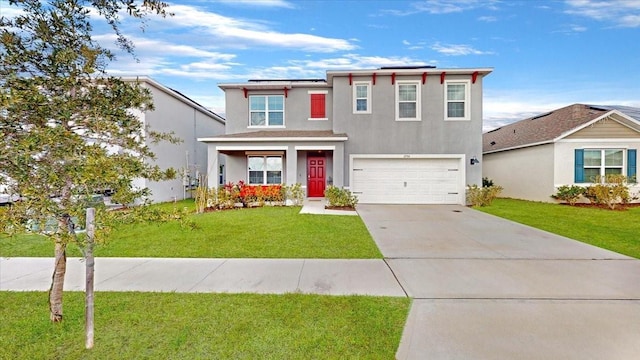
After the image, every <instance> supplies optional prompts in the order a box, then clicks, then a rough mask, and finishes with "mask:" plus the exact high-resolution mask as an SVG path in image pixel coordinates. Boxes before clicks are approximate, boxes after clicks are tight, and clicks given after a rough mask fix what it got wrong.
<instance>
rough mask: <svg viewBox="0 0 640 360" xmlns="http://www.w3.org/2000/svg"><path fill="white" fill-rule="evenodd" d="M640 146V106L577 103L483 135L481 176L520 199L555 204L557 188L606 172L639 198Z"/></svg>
mask: <svg viewBox="0 0 640 360" xmlns="http://www.w3.org/2000/svg"><path fill="white" fill-rule="evenodd" d="M639 148H640V108H634V107H629V106H611V105H606V106H604V105H585V104H574V105H570V106H567V107H564V108H561V109H557V110H553V111H551V112H548V113H544V114H540V115H537V116H533V117H531V118H528V119H524V120H521V121H518V122H515V123H512V124H509V125H506V126H503V127H500V128H498V129H494V130H491V131H489V132H487V133H484V134H483V136H482V149H483V150H482V152H483V156H482V161H483V167H482V174H483V176H484V177H488V178H490V179H491V180H493V182H494V183H495V184H496V185H500V186H502V187H503V188H504V190H503V192H502V194H501V196H505V197H511V198H517V199H525V200H534V201H547V202H551V201H553V199H552V198H551V197H550V196H551V195H552V194H554V193H555V192H556V190H557V188H558V187H559V186H562V185H584V186H588V185H589V184H592V183H593V181H596V179H598V178H599V177H604V176H605V175H608V174H620V175H625V176H627V178H628V181H629V188H630V191H631V193H632V194H638V193H639V192H640V186H638V184H637V180H638V166H637V153H638V149H639Z"/></svg>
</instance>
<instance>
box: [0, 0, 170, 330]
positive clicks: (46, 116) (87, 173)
mask: <svg viewBox="0 0 640 360" xmlns="http://www.w3.org/2000/svg"><path fill="white" fill-rule="evenodd" d="M9 4H10V6H16V7H18V8H19V9H20V10H21V11H20V12H19V13H18V15H17V16H15V17H13V18H6V17H2V18H0V139H1V140H0V141H1V142H0V184H1V183H4V184H5V185H8V187H9V189H10V191H11V192H12V193H14V194H20V196H21V199H22V200H21V201H18V202H16V203H15V204H14V205H13V206H12V207H10V208H9V209H5V211H2V212H1V213H0V228H2V229H0V230H2V231H3V232H7V233H12V232H16V231H22V230H25V229H26V230H29V231H34V232H39V233H41V234H44V235H46V236H48V237H50V238H51V240H52V242H53V243H54V244H55V269H54V272H53V276H52V284H51V288H50V290H49V304H50V317H51V320H52V321H54V322H59V321H61V320H62V315H63V314H62V289H63V284H64V275H65V271H66V247H67V245H68V244H69V243H70V242H74V241H76V242H77V241H78V238H77V237H76V232H75V226H76V224H84V216H85V208H86V207H87V199H89V196H91V195H92V194H95V193H96V192H99V191H103V190H106V189H110V190H112V191H114V192H115V194H114V195H113V199H114V201H115V202H118V203H122V204H129V203H131V202H133V201H134V200H135V199H138V198H140V197H141V196H144V195H145V194H147V190H146V189H136V188H134V187H132V180H133V179H135V178H141V177H142V178H147V179H152V180H163V179H167V178H171V177H173V176H175V171H173V170H172V169H168V170H162V169H160V168H158V167H157V166H153V165H151V162H150V160H152V159H153V158H154V154H153V153H152V152H151V151H150V149H149V148H148V147H147V146H146V145H145V140H153V141H161V140H169V141H176V139H175V138H173V136H172V135H170V134H164V133H159V132H154V131H152V130H151V129H148V128H145V127H144V126H143V124H142V123H141V121H140V120H139V118H138V117H137V116H136V111H145V110H151V109H153V104H152V99H151V95H150V92H149V91H148V90H147V89H145V88H143V87H141V86H140V85H139V84H138V83H135V82H125V81H122V80H120V79H118V78H114V77H110V76H107V75H106V72H105V71H106V66H107V64H108V63H109V62H110V61H112V60H114V55H113V53H111V52H110V51H108V50H107V49H105V48H102V47H101V46H99V45H98V44H97V43H96V42H94V41H93V40H92V37H91V35H92V31H93V29H92V25H91V22H90V20H91V19H90V13H97V14H99V16H101V17H102V18H104V19H105V20H106V21H107V23H108V24H109V25H110V26H111V28H112V30H113V31H114V32H115V33H116V34H117V36H118V45H119V46H120V48H121V49H124V50H126V51H127V52H129V53H133V44H132V43H131V42H129V41H128V40H127V39H126V37H125V36H124V35H123V34H122V32H121V29H120V25H121V23H120V19H121V16H123V13H127V14H128V15H124V16H132V17H135V18H144V17H146V16H148V14H154V13H155V14H158V15H160V16H165V15H166V12H165V10H166V8H167V4H165V3H163V2H160V1H148V0H145V1H134V0H91V1H82V0H52V1H36V0H25V1H16V0H10V1H9ZM103 214H104V213H103ZM98 216H100V215H98ZM74 219H75V221H74ZM98 230H99V229H98ZM98 234H99V233H98V232H96V236H98Z"/></svg>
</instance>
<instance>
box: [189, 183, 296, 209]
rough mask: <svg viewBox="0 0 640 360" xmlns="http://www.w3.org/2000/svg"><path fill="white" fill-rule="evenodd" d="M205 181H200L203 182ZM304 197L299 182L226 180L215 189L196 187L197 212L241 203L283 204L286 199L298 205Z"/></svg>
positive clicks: (230, 206)
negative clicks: (256, 183) (290, 183)
mask: <svg viewBox="0 0 640 360" xmlns="http://www.w3.org/2000/svg"><path fill="white" fill-rule="evenodd" d="M203 183H205V182H201V184H203ZM303 199H304V192H303V191H302V187H301V185H300V184H293V185H280V184H274V185H248V184H246V183H245V182H244V181H238V182H237V183H233V182H228V183H226V184H224V185H221V186H219V187H218V188H217V189H208V188H206V187H205V186H204V185H201V186H199V187H198V188H197V189H196V206H197V211H198V212H200V213H201V212H204V211H205V209H216V210H224V209H232V208H234V207H237V206H238V205H239V204H241V206H242V207H249V206H264V205H266V204H271V205H285V204H287V201H288V202H289V203H290V204H292V205H296V206H299V205H301V204H302V201H303Z"/></svg>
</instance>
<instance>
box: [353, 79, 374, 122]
mask: <svg viewBox="0 0 640 360" xmlns="http://www.w3.org/2000/svg"><path fill="white" fill-rule="evenodd" d="M353 113H354V114H371V82H370V81H355V82H354V83H353Z"/></svg>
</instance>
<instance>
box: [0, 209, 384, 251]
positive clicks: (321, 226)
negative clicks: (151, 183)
mask: <svg viewBox="0 0 640 360" xmlns="http://www.w3.org/2000/svg"><path fill="white" fill-rule="evenodd" d="M185 205H186V206H190V207H191V208H193V202H190V203H178V204H177V205H174V204H163V205H160V206H163V207H169V208H171V207H173V206H185ZM299 212H300V208H299V207H262V208H254V209H238V210H228V211H219V212H210V213H205V214H199V215H197V214H194V215H190V217H191V219H192V220H193V221H194V222H195V223H196V224H197V225H198V228H197V229H195V230H190V229H187V228H184V227H181V226H180V224H179V223H178V222H169V223H147V224H136V225H122V226H119V227H118V228H116V229H114V230H113V234H112V235H113V236H112V238H111V239H110V240H109V241H108V243H106V244H101V245H99V246H98V247H97V248H96V250H95V256H98V257H186V258H190V257H193V258H197V257H202V258H336V259H338V258H342V259H367V258H382V254H380V251H379V250H378V248H377V247H376V245H375V243H374V241H373V239H372V238H371V235H370V234H369V232H368V231H367V229H366V227H365V225H364V223H363V222H362V220H361V219H360V217H358V216H338V215H308V214H298V213H299ZM0 256H5V257H16V256H45V257H48V256H53V245H52V244H51V243H50V241H49V240H48V239H47V238H45V237H42V236H36V235H23V236H17V237H13V238H7V237H6V236H4V235H0ZM67 256H81V254H80V252H79V250H78V249H77V247H76V246H74V245H72V246H70V247H69V249H68V252H67Z"/></svg>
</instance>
